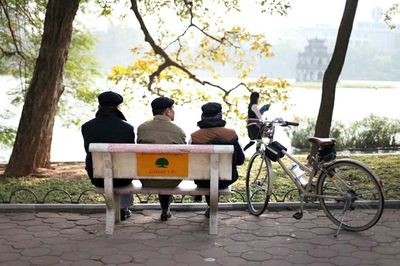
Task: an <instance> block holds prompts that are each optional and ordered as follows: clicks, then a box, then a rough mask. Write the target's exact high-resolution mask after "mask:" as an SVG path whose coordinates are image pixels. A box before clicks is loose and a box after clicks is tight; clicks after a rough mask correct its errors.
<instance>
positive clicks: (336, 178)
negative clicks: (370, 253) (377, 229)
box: [317, 159, 384, 231]
mask: <svg viewBox="0 0 400 266" xmlns="http://www.w3.org/2000/svg"><path fill="white" fill-rule="evenodd" d="M317 189H318V190H317V193H318V194H319V195H322V196H323V197H321V198H320V204H321V207H322V209H323V211H324V212H325V214H326V215H327V216H328V218H329V219H330V220H331V221H332V222H333V223H334V224H336V225H338V226H340V224H341V226H342V228H343V229H345V230H347V231H364V230H367V229H369V228H371V227H372V226H374V225H375V224H376V223H377V222H378V221H379V219H380V217H381V216H382V213H383V208H384V196H383V191H382V188H381V183H380V180H379V178H378V177H377V176H376V175H375V174H374V173H373V172H372V171H371V170H370V169H369V168H368V167H367V166H365V165H363V164H362V163H360V162H358V161H355V160H351V159H342V160H337V161H335V162H334V163H332V164H331V165H329V166H328V167H327V168H326V169H325V170H324V171H322V173H321V175H320V177H319V179H318V183H317Z"/></svg>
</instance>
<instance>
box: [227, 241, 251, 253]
mask: <svg viewBox="0 0 400 266" xmlns="http://www.w3.org/2000/svg"><path fill="white" fill-rule="evenodd" d="M224 249H225V250H226V251H228V252H230V253H233V252H237V253H239V254H240V253H242V252H247V251H250V250H252V247H251V246H249V245H246V244H243V243H238V244H232V245H227V246H224Z"/></svg>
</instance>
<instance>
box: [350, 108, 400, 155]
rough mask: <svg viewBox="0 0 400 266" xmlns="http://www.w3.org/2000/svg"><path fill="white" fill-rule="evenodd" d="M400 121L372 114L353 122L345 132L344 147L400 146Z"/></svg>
mask: <svg viewBox="0 0 400 266" xmlns="http://www.w3.org/2000/svg"><path fill="white" fill-rule="evenodd" d="M399 134H400V120H394V119H388V118H386V117H379V116H375V115H373V114H371V115H369V116H367V117H365V118H364V119H362V120H360V121H355V122H354V123H352V124H351V125H350V127H349V129H347V130H346V140H345V142H346V146H347V147H349V148H356V149H365V148H394V147H397V146H399V145H400V141H399Z"/></svg>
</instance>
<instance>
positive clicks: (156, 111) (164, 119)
mask: <svg viewBox="0 0 400 266" xmlns="http://www.w3.org/2000/svg"><path fill="white" fill-rule="evenodd" d="M173 105H174V100H172V99H170V98H168V97H159V98H156V99H154V100H153V101H152V102H151V108H152V112H153V115H154V117H153V120H150V121H147V122H144V123H143V124H141V125H140V126H139V127H138V131H137V143H147V144H185V143H186V135H185V132H184V131H183V130H182V129H181V128H180V127H178V126H177V125H175V124H173V123H172V121H174V118H175V111H174V107H173ZM140 182H141V183H142V185H143V186H144V187H176V186H178V185H179V183H180V182H181V180H146V179H140ZM158 198H159V201H160V205H161V216H160V217H161V220H162V221H166V220H168V218H169V217H170V216H171V213H170V211H169V205H170V202H171V199H172V196H171V195H158Z"/></svg>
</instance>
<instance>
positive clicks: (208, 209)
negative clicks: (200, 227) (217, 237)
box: [204, 208, 210, 218]
mask: <svg viewBox="0 0 400 266" xmlns="http://www.w3.org/2000/svg"><path fill="white" fill-rule="evenodd" d="M204 216H205V217H207V218H210V208H207V210H206V211H205V213H204Z"/></svg>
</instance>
